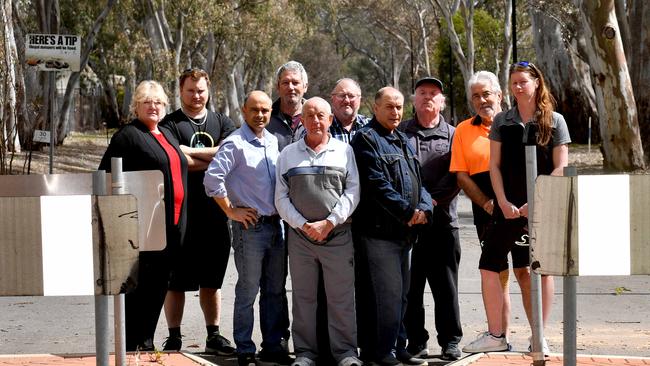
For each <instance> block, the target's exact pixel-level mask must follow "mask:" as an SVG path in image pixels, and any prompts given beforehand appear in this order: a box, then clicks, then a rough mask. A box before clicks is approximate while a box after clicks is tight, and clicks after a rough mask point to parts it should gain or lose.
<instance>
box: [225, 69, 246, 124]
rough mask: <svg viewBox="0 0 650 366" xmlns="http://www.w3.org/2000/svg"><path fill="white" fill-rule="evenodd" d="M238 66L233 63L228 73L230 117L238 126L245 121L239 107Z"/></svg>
mask: <svg viewBox="0 0 650 366" xmlns="http://www.w3.org/2000/svg"><path fill="white" fill-rule="evenodd" d="M236 73H237V66H236V65H233V66H232V68H231V69H230V72H229V73H228V90H227V94H228V96H227V97H228V105H229V107H230V108H229V112H230V115H229V117H230V119H231V120H232V121H233V122H234V123H235V125H236V126H241V123H242V121H243V118H242V114H241V109H240V107H239V96H238V95H237V75H236Z"/></svg>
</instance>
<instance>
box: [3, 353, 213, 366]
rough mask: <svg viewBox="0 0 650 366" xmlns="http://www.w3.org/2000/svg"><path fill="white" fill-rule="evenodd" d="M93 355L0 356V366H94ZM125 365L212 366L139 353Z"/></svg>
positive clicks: (179, 356) (191, 358) (170, 355)
mask: <svg viewBox="0 0 650 366" xmlns="http://www.w3.org/2000/svg"><path fill="white" fill-rule="evenodd" d="M96 361H97V360H96V359H95V356H94V355H70V356H66V355H16V356H0V366H18V365H20V366H31V365H34V366H36V365H40V366H95V365H96ZM109 364H110V365H115V358H114V357H113V356H111V357H110V358H109ZM126 364H127V365H139V366H160V365H170V366H171V365H173V366H200V365H204V366H208V365H212V364H211V363H209V362H205V361H204V360H201V359H199V358H197V357H194V356H193V355H184V354H182V353H140V354H127V356H126Z"/></svg>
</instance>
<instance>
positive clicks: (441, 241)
mask: <svg viewBox="0 0 650 366" xmlns="http://www.w3.org/2000/svg"><path fill="white" fill-rule="evenodd" d="M459 263H460V240H459V238H458V229H457V228H449V227H440V226H435V225H434V226H430V227H428V228H426V229H425V230H423V231H422V232H420V235H419V237H418V242H417V243H416V244H415V245H414V247H413V252H412V255H411V285H410V288H409V294H408V305H407V306H406V315H405V316H404V326H405V327H406V333H407V335H408V343H409V344H410V345H424V344H425V343H426V342H427V341H428V340H429V332H427V330H426V328H425V323H424V322H425V315H424V304H423V297H424V287H425V284H426V282H427V281H428V282H429V288H430V289H431V293H432V294H433V300H434V303H435V310H434V316H435V326H436V332H437V333H438V337H437V338H438V344H439V345H440V346H441V347H446V346H447V345H449V344H458V343H459V342H460V340H461V338H462V337H463V330H462V328H461V324H460V310H459V307H458V264H459Z"/></svg>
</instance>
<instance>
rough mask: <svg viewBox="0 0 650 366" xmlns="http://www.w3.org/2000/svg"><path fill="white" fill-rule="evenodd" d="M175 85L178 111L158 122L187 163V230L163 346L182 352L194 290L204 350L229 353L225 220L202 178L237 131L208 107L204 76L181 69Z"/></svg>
mask: <svg viewBox="0 0 650 366" xmlns="http://www.w3.org/2000/svg"><path fill="white" fill-rule="evenodd" d="M179 85H180V89H181V90H180V92H181V108H180V109H178V110H176V111H175V112H173V113H171V114H168V115H167V116H166V117H165V119H164V121H163V122H162V123H163V125H167V126H168V127H169V129H170V130H171V131H173V132H174V134H175V135H176V138H177V139H178V141H179V143H180V145H181V150H182V151H183V153H184V154H185V157H186V158H187V161H188V166H189V176H188V229H187V235H186V237H185V242H184V243H183V250H182V253H181V257H180V258H179V262H178V263H177V264H176V265H175V268H174V270H173V271H172V276H171V280H170V284H169V291H168V292H167V297H166V299H165V317H166V318H167V326H168V327H169V337H168V338H167V341H166V342H165V344H164V347H163V348H164V350H166V351H171V350H174V351H177V350H180V349H181V346H182V341H181V336H182V335H181V321H182V319H183V308H184V306H185V291H197V290H198V291H199V302H200V304H201V310H202V311H203V316H204V318H205V326H206V330H207V338H206V344H205V352H206V353H213V354H219V355H231V354H233V353H234V352H235V349H234V348H233V346H232V344H231V343H230V341H229V340H228V339H226V338H225V337H224V336H222V335H221V334H220V332H219V320H220V317H221V316H220V315H221V291H220V288H221V285H222V284H223V279H224V276H225V273H226V267H227V266H228V258H229V256H230V234H229V231H228V222H227V220H228V219H227V217H226V215H225V214H224V213H223V211H222V210H221V208H219V206H218V205H217V204H216V202H215V201H214V200H213V199H212V198H210V197H208V196H207V195H206V194H205V189H204V187H203V176H204V173H205V170H206V169H207V167H208V165H209V164H210V161H211V160H212V157H213V156H214V155H215V153H216V151H217V148H218V145H219V144H220V143H221V141H222V140H223V139H224V138H226V137H227V136H228V135H230V133H232V132H233V131H234V130H235V128H236V127H235V124H234V123H233V122H232V120H230V118H228V117H227V116H226V115H224V114H221V113H218V112H212V111H211V110H209V109H207V108H206V105H207V103H208V99H209V91H208V88H209V87H210V78H209V76H208V73H207V72H205V71H204V70H201V69H189V70H185V71H183V73H182V74H181V76H180V83H179Z"/></svg>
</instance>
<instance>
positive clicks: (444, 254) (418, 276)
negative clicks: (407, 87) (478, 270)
mask: <svg viewBox="0 0 650 366" xmlns="http://www.w3.org/2000/svg"><path fill="white" fill-rule="evenodd" d="M442 93H443V85H442V82H441V81H440V80H438V79H436V78H434V77H431V76H427V77H424V78H422V79H420V80H418V81H417V82H416V83H415V96H414V99H413V105H414V107H415V117H414V118H413V119H411V120H408V121H405V122H404V123H402V124H401V125H400V126H399V127H398V128H399V129H400V130H402V131H403V132H404V133H405V134H406V136H407V137H408V141H409V143H410V144H411V147H413V149H414V150H415V151H416V153H417V159H418V161H419V162H420V165H421V167H422V170H421V171H422V185H423V186H424V188H425V189H426V190H427V192H429V194H430V195H431V197H432V198H433V202H432V203H433V205H434V206H436V208H435V209H434V211H433V218H432V223H431V225H427V226H425V227H422V228H421V230H420V232H419V233H418V240H417V243H416V244H415V245H414V246H413V254H412V262H411V283H410V288H409V294H408V306H407V308H406V315H405V316H404V326H405V328H406V333H407V335H401V336H400V339H399V340H398V343H399V342H402V343H403V344H405V343H406V337H408V349H407V350H408V352H409V353H411V354H412V355H414V356H427V355H428V354H429V350H428V349H427V341H428V339H429V333H428V332H427V330H426V329H425V327H424V306H423V295H424V286H425V284H426V281H428V282H429V287H430V288H431V293H432V294H433V299H434V302H435V325H436V331H437V334H438V337H437V338H438V344H439V345H440V348H441V358H442V359H444V360H457V359H459V358H460V356H461V353H460V350H459V349H458V343H459V342H460V340H461V338H462V336H463V331H462V329H461V324H460V311H459V308H458V264H459V262H460V241H459V238H458V216H457V214H456V201H457V196H458V192H459V191H460V189H459V188H458V184H457V183H456V175H455V174H454V173H450V172H449V163H450V161H451V142H452V139H453V137H454V130H455V129H454V127H452V126H451V125H449V124H448V123H447V122H446V121H445V119H444V117H443V116H442V114H441V113H440V112H441V111H442V110H444V108H445V96H444V95H443V94H442Z"/></svg>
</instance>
